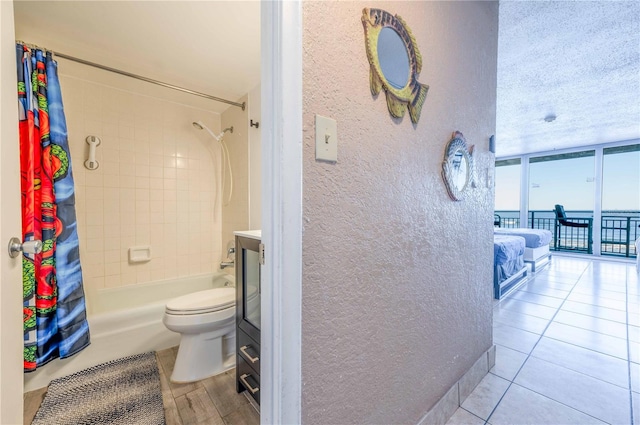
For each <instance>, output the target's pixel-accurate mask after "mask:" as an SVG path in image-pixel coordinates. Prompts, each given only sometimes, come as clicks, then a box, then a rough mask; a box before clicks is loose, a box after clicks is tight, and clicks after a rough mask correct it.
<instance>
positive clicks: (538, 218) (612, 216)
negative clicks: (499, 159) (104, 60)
mask: <svg viewBox="0 0 640 425" xmlns="http://www.w3.org/2000/svg"><path fill="white" fill-rule="evenodd" d="M496 214H498V215H499V216H500V220H499V221H500V227H504V228H515V227H521V226H520V218H519V215H520V213H519V211H504V210H503V211H496ZM567 215H568V216H570V217H572V221H577V222H583V223H588V222H589V220H592V218H591V217H592V216H593V211H567ZM527 221H528V223H527V227H529V228H532V229H547V230H549V231H550V232H551V234H552V235H553V239H552V241H551V245H550V248H551V249H552V250H555V251H572V252H584V253H589V254H590V253H592V252H593V248H592V246H591V243H590V241H591V240H592V237H593V235H591V231H592V227H593V226H589V227H585V228H580V227H573V228H571V227H565V226H558V222H557V220H556V218H555V213H554V212H553V211H551V210H549V211H544V210H537V211H529V217H528V220H527ZM639 226H640V211H603V212H602V220H601V222H600V253H601V254H602V255H611V256H617V257H636V256H637V255H638V253H637V252H636V247H635V245H634V241H635V240H636V239H637V238H638V237H640V227H639Z"/></svg>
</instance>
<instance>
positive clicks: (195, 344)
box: [162, 288, 236, 382]
mask: <svg viewBox="0 0 640 425" xmlns="http://www.w3.org/2000/svg"><path fill="white" fill-rule="evenodd" d="M235 314H236V290H235V288H215V289H208V290H206V291H199V292H194V293H191V294H188V295H183V296H181V297H178V298H175V299H173V300H171V301H169V302H168V303H167V305H166V307H165V313H164V317H163V319H162V321H163V322H164V325H165V326H166V327H167V329H169V330H171V331H174V332H178V333H180V335H181V336H180V347H179V349H178V356H177V358H176V364H175V366H174V368H173V373H172V374H171V381H172V382H192V381H199V380H200V379H204V378H208V377H209V376H213V375H217V374H218V373H221V372H224V371H225V370H227V369H230V368H231V367H233V366H234V365H235Z"/></svg>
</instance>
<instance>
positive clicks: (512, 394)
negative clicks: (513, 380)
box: [489, 384, 604, 425]
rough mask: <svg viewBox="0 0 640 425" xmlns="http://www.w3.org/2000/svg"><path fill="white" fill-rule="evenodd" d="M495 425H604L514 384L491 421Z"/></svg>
mask: <svg viewBox="0 0 640 425" xmlns="http://www.w3.org/2000/svg"><path fill="white" fill-rule="evenodd" d="M489 423H490V424H492V425H513V424H519V425H540V424H563V425H570V424H575V425H587V424H604V422H602V421H599V420H597V419H595V418H593V417H591V416H589V415H585V414H584V413H582V412H579V411H577V410H575V409H572V408H570V407H567V406H564V405H562V404H560V403H558V402H556V401H553V400H551V399H550V398H547V397H544V396H542V395H540V394H537V393H535V392H533V391H530V390H528V389H526V388H523V387H521V386H519V385H516V384H513V385H511V387H509V390H508V391H507V393H506V394H505V395H504V398H503V399H502V401H501V402H500V405H499V406H498V407H497V408H496V410H495V412H494V413H493V415H491V417H490V418H489Z"/></svg>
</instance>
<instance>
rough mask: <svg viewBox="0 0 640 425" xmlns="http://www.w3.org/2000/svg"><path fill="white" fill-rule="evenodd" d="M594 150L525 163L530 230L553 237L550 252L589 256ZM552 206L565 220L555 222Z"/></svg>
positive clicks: (546, 156)
mask: <svg viewBox="0 0 640 425" xmlns="http://www.w3.org/2000/svg"><path fill="white" fill-rule="evenodd" d="M594 203H595V150H588V151H581V152H572V153H564V154H556V155H544V156H537V157H531V158H530V159H529V204H528V205H529V221H530V227H534V228H539V229H548V230H550V231H551V233H553V235H554V238H553V245H552V246H553V248H554V249H556V250H563V251H576V252H587V253H589V254H590V253H592V252H593V211H594ZM556 205H560V206H562V207H563V209H564V211H565V213H566V217H565V218H567V220H566V221H564V220H558V218H559V217H557V216H556V212H555V211H556V208H555V206H556Z"/></svg>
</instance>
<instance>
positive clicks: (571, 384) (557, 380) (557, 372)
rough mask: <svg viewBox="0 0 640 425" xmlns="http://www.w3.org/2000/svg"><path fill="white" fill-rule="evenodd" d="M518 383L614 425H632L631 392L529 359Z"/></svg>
mask: <svg viewBox="0 0 640 425" xmlns="http://www.w3.org/2000/svg"><path fill="white" fill-rule="evenodd" d="M514 382H515V383H516V384H518V385H520V386H523V387H525V388H527V389H529V390H531V391H534V392H536V393H539V394H541V395H544V396H546V397H548V398H550V399H552V400H555V401H557V402H559V403H562V404H564V405H566V406H569V407H572V408H574V409H576V410H579V411H581V412H583V413H586V414H588V415H590V416H593V417H595V418H597V419H599V420H601V421H604V422H608V423H611V424H626V423H631V418H630V416H629V414H630V411H631V406H630V405H629V390H628V389H623V388H620V387H618V386H615V385H612V384H609V383H607V382H604V381H601V380H599V379H595V378H592V377H590V376H587V375H584V374H582V373H578V372H574V371H572V370H569V369H566V368H564V367H561V366H557V365H554V364H552V363H549V362H547V361H544V360H540V359H537V358H535V357H529V359H528V360H527V361H526V363H525V364H524V366H523V367H522V370H521V371H520V373H519V374H518V376H517V377H516V379H515V381H514Z"/></svg>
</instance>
